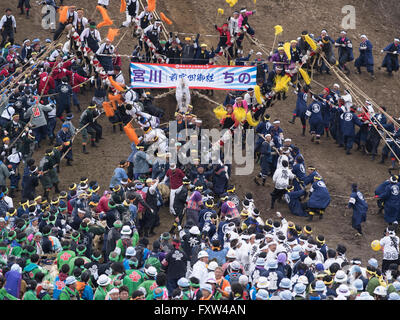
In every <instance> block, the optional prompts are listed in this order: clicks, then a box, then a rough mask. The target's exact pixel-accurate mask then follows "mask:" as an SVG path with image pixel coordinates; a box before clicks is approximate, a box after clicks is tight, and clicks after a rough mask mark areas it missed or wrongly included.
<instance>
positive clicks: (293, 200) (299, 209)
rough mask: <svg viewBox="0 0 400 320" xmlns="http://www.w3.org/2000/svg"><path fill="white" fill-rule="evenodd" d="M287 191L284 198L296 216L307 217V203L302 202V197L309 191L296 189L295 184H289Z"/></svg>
mask: <svg viewBox="0 0 400 320" xmlns="http://www.w3.org/2000/svg"><path fill="white" fill-rule="evenodd" d="M286 191H287V193H286V194H285V195H284V198H285V201H286V202H287V204H288V206H289V210H290V212H291V213H292V214H294V215H295V216H299V217H307V213H306V212H304V209H305V207H306V206H307V205H306V204H303V203H301V202H300V198H301V197H302V196H304V195H306V194H307V192H306V191H305V190H303V189H300V190H298V191H295V190H294V186H289V187H288V188H287V189H286Z"/></svg>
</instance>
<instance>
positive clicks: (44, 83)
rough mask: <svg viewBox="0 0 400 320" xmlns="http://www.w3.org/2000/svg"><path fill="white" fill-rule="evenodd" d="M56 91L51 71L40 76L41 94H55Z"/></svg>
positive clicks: (48, 70)
mask: <svg viewBox="0 0 400 320" xmlns="http://www.w3.org/2000/svg"><path fill="white" fill-rule="evenodd" d="M54 89H55V83H54V78H53V76H52V75H50V69H49V68H48V69H47V70H46V71H45V72H42V73H41V74H40V81H39V94H43V95H47V94H49V93H53V92H54Z"/></svg>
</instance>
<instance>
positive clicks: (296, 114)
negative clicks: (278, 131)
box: [289, 85, 309, 136]
mask: <svg viewBox="0 0 400 320" xmlns="http://www.w3.org/2000/svg"><path fill="white" fill-rule="evenodd" d="M308 92H309V88H308V86H307V85H306V86H304V87H302V88H301V89H300V90H298V91H297V101H296V109H295V110H294V111H293V119H292V120H291V121H289V123H291V124H294V122H295V120H296V118H300V120H301V124H302V126H303V132H302V136H305V133H306V111H307V100H308Z"/></svg>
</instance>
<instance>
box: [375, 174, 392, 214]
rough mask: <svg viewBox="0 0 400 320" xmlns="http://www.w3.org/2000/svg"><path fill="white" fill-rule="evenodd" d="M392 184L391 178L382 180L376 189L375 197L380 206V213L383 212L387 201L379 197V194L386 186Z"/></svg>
mask: <svg viewBox="0 0 400 320" xmlns="http://www.w3.org/2000/svg"><path fill="white" fill-rule="evenodd" d="M388 185H390V180H389V179H388V180H385V181H384V182H382V183H381V184H380V185H379V186H378V187H377V188H376V189H375V198H377V205H378V208H379V212H378V214H381V213H382V212H383V209H384V208H385V202H384V201H383V200H382V199H379V196H378V195H379V194H382V193H383V192H385V189H386V187H387V186H388Z"/></svg>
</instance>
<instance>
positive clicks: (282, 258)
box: [278, 252, 287, 263]
mask: <svg viewBox="0 0 400 320" xmlns="http://www.w3.org/2000/svg"><path fill="white" fill-rule="evenodd" d="M286 258H287V257H286V253H284V252H281V253H280V254H278V262H279V263H285V262H286Z"/></svg>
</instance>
